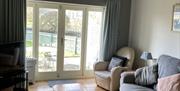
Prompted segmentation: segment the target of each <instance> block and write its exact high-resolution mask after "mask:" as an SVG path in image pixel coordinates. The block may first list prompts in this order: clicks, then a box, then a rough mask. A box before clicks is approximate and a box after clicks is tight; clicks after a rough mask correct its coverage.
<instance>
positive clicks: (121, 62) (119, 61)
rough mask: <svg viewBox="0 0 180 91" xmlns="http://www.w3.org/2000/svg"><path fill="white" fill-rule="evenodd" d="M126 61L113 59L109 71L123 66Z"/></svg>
mask: <svg viewBox="0 0 180 91" xmlns="http://www.w3.org/2000/svg"><path fill="white" fill-rule="evenodd" d="M123 64H124V61H123V60H122V59H120V58H117V57H112V59H111V62H110V64H109V66H108V70H109V71H111V69H112V68H114V67H117V66H123Z"/></svg>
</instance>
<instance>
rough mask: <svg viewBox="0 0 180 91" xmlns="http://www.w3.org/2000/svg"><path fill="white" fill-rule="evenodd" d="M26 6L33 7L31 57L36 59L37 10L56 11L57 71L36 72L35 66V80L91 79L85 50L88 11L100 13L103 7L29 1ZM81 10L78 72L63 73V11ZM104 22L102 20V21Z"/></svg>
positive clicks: (37, 47) (37, 48) (37, 36)
mask: <svg viewBox="0 0 180 91" xmlns="http://www.w3.org/2000/svg"><path fill="white" fill-rule="evenodd" d="M28 6H30V7H33V9H34V10H33V50H34V51H33V57H35V58H38V54H39V53H38V51H39V8H54V9H58V34H57V35H58V40H57V41H58V44H57V45H58V46H57V71H56V72H43V73H40V72H38V65H36V80H50V79H73V78H84V77H93V71H92V70H91V71H87V70H86V49H87V30H88V11H102V12H104V7H103V6H92V5H81V4H67V3H59V2H58V3H57V2H46V1H45V2H44V1H43V2H42V1H29V2H28ZM66 9H70V10H82V12H83V17H82V18H83V20H82V32H81V34H82V36H81V58H80V59H81V67H80V70H79V71H63V66H64V61H63V60H64V37H65V36H64V35H65V10H66ZM103 20H104V19H103Z"/></svg>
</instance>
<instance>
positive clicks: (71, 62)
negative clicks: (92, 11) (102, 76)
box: [61, 6, 84, 78]
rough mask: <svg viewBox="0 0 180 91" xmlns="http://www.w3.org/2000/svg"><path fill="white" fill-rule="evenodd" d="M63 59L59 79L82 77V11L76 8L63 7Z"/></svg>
mask: <svg viewBox="0 0 180 91" xmlns="http://www.w3.org/2000/svg"><path fill="white" fill-rule="evenodd" d="M63 12H64V14H63V15H64V19H65V20H64V22H65V23H64V24H65V25H64V35H63V42H64V45H63V46H64V47H63V54H64V55H63V58H62V60H63V61H61V64H62V65H61V73H62V74H61V78H76V77H80V76H82V69H83V68H82V64H83V63H82V62H83V56H82V54H83V51H82V48H83V46H84V45H83V42H82V41H84V40H83V36H84V29H83V28H84V27H83V26H84V25H83V19H84V14H83V12H84V10H83V9H82V8H78V7H71V6H64V7H63Z"/></svg>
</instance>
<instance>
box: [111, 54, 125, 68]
mask: <svg viewBox="0 0 180 91" xmlns="http://www.w3.org/2000/svg"><path fill="white" fill-rule="evenodd" d="M113 57H116V58H119V59H122V60H123V61H124V63H123V66H125V65H126V63H127V61H128V59H127V58H126V57H122V56H117V55H113Z"/></svg>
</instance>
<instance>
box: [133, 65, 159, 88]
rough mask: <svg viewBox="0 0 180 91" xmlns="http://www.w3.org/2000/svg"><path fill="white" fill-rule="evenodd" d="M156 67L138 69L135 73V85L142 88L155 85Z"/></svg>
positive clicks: (156, 77)
mask: <svg viewBox="0 0 180 91" xmlns="http://www.w3.org/2000/svg"><path fill="white" fill-rule="evenodd" d="M157 71H158V65H157V64H155V65H152V66H148V67H143V68H139V69H137V70H136V72H135V83H136V84H138V85H142V86H149V85H153V84H155V83H157V79H158V72H157Z"/></svg>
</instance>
